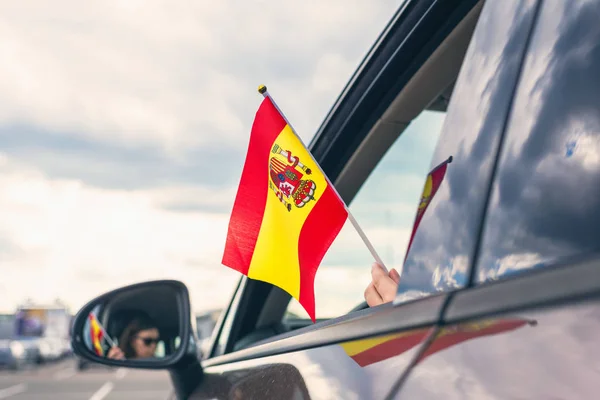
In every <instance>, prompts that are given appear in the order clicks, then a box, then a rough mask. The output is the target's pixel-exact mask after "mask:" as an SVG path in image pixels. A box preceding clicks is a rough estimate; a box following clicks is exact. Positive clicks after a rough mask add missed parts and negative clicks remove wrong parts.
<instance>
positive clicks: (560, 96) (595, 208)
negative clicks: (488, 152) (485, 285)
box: [476, 1, 600, 282]
mask: <svg viewBox="0 0 600 400" xmlns="http://www.w3.org/2000/svg"><path fill="white" fill-rule="evenodd" d="M599 13H600V5H599V4H598V2H591V1H580V2H573V4H571V3H568V4H567V3H564V2H551V3H544V4H543V6H542V8H541V10H540V15H539V19H538V23H537V24H536V29H535V31H534V32H533V35H532V39H531V45H530V49H529V53H528V56H527V59H526V62H525V65H524V69H523V74H522V78H521V83H520V86H519V88H518V91H517V93H516V97H515V103H514V109H513V112H512V117H511V120H510V122H509V124H508V127H507V132H506V137H505V142H504V145H503V150H502V156H501V159H500V162H499V165H498V173H497V176H496V179H495V181H494V186H493V192H492V198H491V202H490V207H489V211H488V216H487V223H486V226H485V229H484V233H483V235H484V236H483V244H482V250H481V259H480V261H479V264H478V271H477V275H476V278H477V281H478V282H484V281H488V280H494V279H497V278H500V277H504V276H508V275H513V274H516V273H519V272H522V271H525V270H531V269H537V268H542V267H545V266H549V265H554V264H556V263H557V262H561V261H562V260H564V259H566V258H570V257H572V256H579V255H582V254H585V253H589V252H596V251H598V249H599V247H600V246H599V244H598V240H597V238H598V236H599V235H600V196H599V188H600V157H599V154H600V109H599V108H598V105H599V104H600V75H598V71H600V47H599V46H598V43H600V26H599V25H598V23H597V18H594V17H593V16H597V15H598V14H599Z"/></svg>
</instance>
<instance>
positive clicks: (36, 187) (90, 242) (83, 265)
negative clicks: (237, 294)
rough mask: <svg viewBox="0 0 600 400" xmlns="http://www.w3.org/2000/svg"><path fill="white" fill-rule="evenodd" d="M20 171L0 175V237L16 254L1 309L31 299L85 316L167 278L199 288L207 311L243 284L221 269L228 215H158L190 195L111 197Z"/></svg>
mask: <svg viewBox="0 0 600 400" xmlns="http://www.w3.org/2000/svg"><path fill="white" fill-rule="evenodd" d="M7 164H9V165H10V161H6V159H4V163H3V165H7ZM20 167H21V168H16V167H15V166H14V165H13V168H12V170H13V172H11V173H4V174H0V186H2V187H3V188H5V189H4V190H3V191H2V192H1V193H0V220H2V230H3V232H6V233H8V236H7V237H8V238H9V239H10V243H11V247H12V248H13V251H15V252H16V253H17V254H16V255H15V256H14V257H10V254H11V253H10V250H9V252H8V255H9V257H8V258H5V260H4V261H3V262H2V270H3V271H10V285H8V290H7V291H6V292H4V293H3V296H2V299H1V302H0V308H2V309H5V310H6V309H8V310H10V309H11V308H12V307H14V304H15V303H16V302H19V301H22V300H23V296H26V295H27V296H32V297H33V298H34V299H36V300H38V301H51V300H53V299H54V298H55V297H61V298H63V299H64V300H65V301H67V302H68V303H69V304H71V305H72V306H74V307H78V306H81V305H82V303H83V302H84V301H87V300H89V299H90V296H92V295H93V294H99V293H101V292H102V291H106V290H109V289H111V288H116V287H118V286H121V285H125V284H127V283H134V282H137V281H142V280H148V279H158V278H168V277H172V278H176V279H182V280H184V281H185V282H186V283H188V282H193V284H190V290H191V291H192V292H195V293H197V294H198V293H199V294H202V301H200V302H196V305H197V306H199V307H200V308H201V309H204V308H211V307H213V306H220V305H222V304H224V303H225V302H226V301H227V299H228V296H229V295H230V294H231V293H230V292H231V289H230V288H231V287H232V286H233V283H234V282H235V281H236V279H238V278H239V274H238V273H236V272H235V271H232V270H229V269H227V268H225V267H223V266H222V265H220V257H221V255H222V251H223V247H224V237H225V233H226V231H225V230H226V229H227V222H228V220H229V216H228V215H227V214H215V213H211V214H209V213H202V212H189V213H175V212H169V211H166V210H163V209H160V208H157V207H155V204H156V203H157V202H160V201H161V200H162V199H163V198H169V197H174V196H176V195H177V194H178V191H183V192H184V193H185V192H186V188H179V189H177V188H175V189H163V190H162V191H159V190H147V191H142V190H140V191H134V192H130V191H117V190H104V189H97V188H93V187H88V186H85V185H84V184H82V183H80V182H76V181H67V180H47V179H45V178H44V177H43V176H41V174H40V173H39V172H36V171H35V170H33V171H32V170H28V169H26V168H25V167H24V166H22V165H21V166H20ZM209 294H210V295H209ZM206 301H210V302H211V304H206Z"/></svg>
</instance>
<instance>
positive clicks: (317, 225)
mask: <svg viewBox="0 0 600 400" xmlns="http://www.w3.org/2000/svg"><path fill="white" fill-rule="evenodd" d="M316 200H317V203H316V204H315V206H314V208H313V209H312V211H311V212H310V214H309V215H308V217H307V218H306V221H305V222H304V225H303V226H302V230H301V231H300V238H299V241H298V259H299V264H300V304H302V306H303V307H304V309H305V310H306V311H307V312H308V315H310V318H311V319H312V320H313V322H315V289H314V283H315V275H316V273H317V269H318V268H319V264H321V260H322V259H323V257H324V256H325V253H326V252H327V250H328V249H329V247H330V246H331V244H332V243H333V241H334V240H335V238H336V236H337V234H338V233H339V232H340V230H341V229H342V227H343V226H344V222H346V218H347V217H348V212H347V211H346V208H345V207H344V204H343V203H342V201H341V200H340V198H339V197H338V196H337V194H336V193H335V191H334V190H333V189H332V188H331V186H329V185H327V188H325V191H324V192H323V194H322V195H321V198H319V199H316ZM325 221H327V223H326V224H324V222H325Z"/></svg>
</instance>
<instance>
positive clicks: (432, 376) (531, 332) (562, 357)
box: [395, 302, 600, 400]
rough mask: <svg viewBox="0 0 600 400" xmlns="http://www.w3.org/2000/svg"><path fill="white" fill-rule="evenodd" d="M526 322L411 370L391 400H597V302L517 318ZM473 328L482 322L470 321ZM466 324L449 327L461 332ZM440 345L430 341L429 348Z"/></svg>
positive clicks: (448, 350) (514, 317) (451, 349)
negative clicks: (472, 322)
mask: <svg viewBox="0 0 600 400" xmlns="http://www.w3.org/2000/svg"><path fill="white" fill-rule="evenodd" d="M495 319H496V320H509V319H510V320H517V319H521V320H522V321H524V324H523V325H517V326H515V327H514V329H507V330H505V331H501V332H499V333H496V334H493V335H480V336H476V337H474V338H472V339H470V340H465V341H463V342H460V343H457V344H455V345H454V346H452V347H449V348H446V349H444V350H443V351H439V352H436V353H434V354H432V355H431V356H429V357H427V358H426V359H424V360H423V361H422V362H421V363H419V364H417V366H416V368H414V369H413V370H412V371H411V373H410V375H409V377H408V379H407V380H406V382H405V384H404V385H403V387H402V390H401V391H400V392H399V393H398V395H397V397H395V398H397V399H420V400H427V399H440V398H444V399H448V400H452V399H460V400H463V399H477V400H486V399H595V398H597V396H598V383H599V382H600V346H598V343H597V335H598V332H600V307H599V306H598V303H597V302H592V303H582V304H577V305H572V306H568V307H561V308H556V309H552V310H534V311H521V312H517V313H511V314H507V315H501V316H496V317H495ZM475 322H483V321H482V320H480V321H475ZM467 326H468V324H466V323H465V324H458V325H451V326H450V327H448V329H464V328H465V327H467ZM442 340H443V337H440V339H436V341H434V342H433V343H432V345H431V346H432V347H434V346H436V345H438V342H439V341H442Z"/></svg>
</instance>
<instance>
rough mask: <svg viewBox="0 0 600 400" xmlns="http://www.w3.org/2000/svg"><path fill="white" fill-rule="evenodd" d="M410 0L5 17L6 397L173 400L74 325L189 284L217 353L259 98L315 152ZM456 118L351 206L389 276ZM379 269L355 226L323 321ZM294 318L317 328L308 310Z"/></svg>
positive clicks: (1, 8) (413, 147)
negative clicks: (114, 294)
mask: <svg viewBox="0 0 600 400" xmlns="http://www.w3.org/2000/svg"><path fill="white" fill-rule="evenodd" d="M402 2H403V1H402V0H383V1H379V2H364V1H359V0H353V1H350V2H348V1H338V0H335V1H334V0H332V1H328V2H319V1H312V0H311V1H304V2H296V3H289V2H277V1H272V0H256V1H253V2H248V1H244V2H243V1H233V0H224V1H220V2H208V1H191V0H186V1H179V2H175V3H170V2H166V1H158V0H157V1H143V2H142V1H136V0H122V1H118V0H113V1H89V2H77V1H70V0H64V1H57V2H34V1H19V2H3V3H2V4H1V5H0V37H2V40H1V41H0V398H11V399H12V398H14V399H25V398H36V399H38V398H40V399H41V398H61V399H71V398H72V399H79V398H85V399H87V398H92V397H93V396H94V395H95V393H96V394H97V393H104V392H106V393H105V394H104V395H103V396H104V397H98V396H96V397H95V398H96V399H97V398H127V399H132V398H155V397H156V398H164V397H165V394H166V393H168V391H169V388H170V384H169V381H168V377H167V375H166V374H163V373H162V372H148V371H129V370H128V371H122V370H119V371H113V370H109V369H107V368H103V367H99V366H90V365H86V364H85V363H84V362H82V361H80V360H77V359H76V358H74V356H73V355H72V354H71V349H70V347H69V328H70V324H71V319H72V316H73V315H74V314H75V313H76V312H77V311H78V310H79V308H80V307H81V306H83V305H84V304H85V303H86V302H87V301H89V300H91V299H92V298H93V297H95V296H97V295H100V294H102V293H104V292H106V291H109V290H112V289H115V288H117V287H121V286H124V285H127V284H131V283H135V282H140V281H145V280H151V279H164V278H169V279H179V280H182V281H183V282H184V283H186V285H187V286H188V288H189V290H190V295H191V300H192V306H193V311H194V313H195V315H196V321H197V330H198V332H197V333H198V335H199V337H200V338H201V339H206V338H208V337H209V336H210V335H211V332H212V328H213V326H214V324H215V321H216V320H217V318H218V316H219V313H220V312H221V310H222V309H223V308H224V307H226V306H227V304H228V301H229V299H230V296H231V294H232V293H233V289H234V285H235V283H236V282H237V281H238V280H239V278H240V275H239V273H237V272H235V271H233V270H231V269H229V268H227V267H224V266H223V265H221V257H222V252H223V248H224V244H225V235H226V231H227V224H228V222H229V213H230V211H231V208H232V205H233V201H234V198H235V194H236V190H237V184H238V182H239V178H240V175H241V171H242V166H243V163H244V160H245V154H246V150H247V144H248V138H249V133H250V128H251V124H252V120H253V118H254V113H255V112H256V109H257V107H258V106H259V104H260V101H261V99H262V98H261V96H260V95H259V94H258V93H257V91H256V89H257V87H258V85H259V84H266V85H267V86H268V88H269V91H270V93H271V94H272V95H273V97H274V98H275V100H276V101H277V102H278V104H279V106H280V107H281V109H282V110H283V112H284V113H285V114H286V116H287V117H288V118H289V119H290V121H291V123H292V125H293V126H294V128H295V129H296V130H297V131H298V133H299V135H300V136H301V138H302V139H303V140H304V141H305V142H306V143H309V142H310V140H311V139H312V138H313V136H314V134H315V132H316V131H317V129H318V128H319V126H320V124H321V122H322V121H323V119H324V118H325V116H326V114H327V113H328V111H329V109H330V108H331V107H332V105H333V104H334V102H335V100H336V99H337V97H338V96H339V95H340V93H341V92H342V90H343V89H344V86H345V85H346V83H347V82H348V81H349V79H350V78H351V76H352V74H353V73H354V71H355V70H356V68H357V67H358V65H359V63H360V62H361V60H362V59H363V57H365V55H366V54H367V52H368V51H369V49H370V48H371V46H372V45H373V43H374V42H375V41H376V39H377V37H378V36H379V34H380V33H381V32H382V30H383V29H384V28H385V25H386V24H387V22H388V21H389V19H390V18H391V17H392V16H393V14H394V13H395V12H396V10H397V9H398V8H399V7H400V6H401V5H402ZM424 114H427V112H426V113H424ZM438 114H439V115H438ZM442 122H443V114H441V113H435V112H429V114H427V115H426V116H425V117H420V118H419V119H418V120H417V121H415V122H414V123H413V124H411V127H410V128H409V129H408V131H407V133H405V134H403V135H402V137H401V139H400V140H402V141H403V143H402V145H399V146H394V147H393V149H392V150H390V154H388V155H386V158H385V159H384V161H382V163H381V165H380V166H378V167H377V168H378V169H379V171H380V172H379V173H378V174H376V176H374V177H373V178H370V179H369V181H368V182H367V184H366V185H365V186H364V187H363V189H362V190H361V192H360V193H359V194H358V196H357V197H356V200H355V201H354V202H353V204H352V205H351V209H352V211H353V213H354V215H355V217H356V219H357V220H358V221H359V223H360V224H361V226H362V227H363V229H364V230H365V232H366V234H367V236H368V237H369V238H370V240H371V241H372V242H373V243H374V245H375V247H376V248H377V250H378V252H379V253H380V254H381V255H382V257H383V258H384V261H385V262H386V264H387V266H388V268H391V267H393V266H396V267H399V265H400V263H401V261H402V259H403V257H404V251H405V249H406V245H407V243H408V237H409V234H410V230H411V228H412V222H413V220H414V215H415V211H416V206H417V204H418V199H419V196H420V192H421V190H422V187H423V179H424V177H425V175H426V173H427V168H428V167H429V163H430V159H417V158H416V156H415V154H424V152H427V153H425V154H431V153H432V152H433V146H434V144H435V142H436V140H437V135H419V132H422V131H431V132H436V133H437V132H439V130H440V127H441V124H442ZM372 261H373V259H372V257H371V255H370V253H369V252H368V250H367V249H366V247H365V246H364V245H363V244H362V242H361V241H360V238H359V237H358V235H357V234H356V232H355V231H354V230H353V229H352V227H351V226H349V225H348V224H347V225H346V226H345V227H344V229H343V231H342V233H341V234H340V235H339V237H338V239H337V240H336V242H335V243H334V245H333V246H332V247H331V249H330V251H329V253H328V254H327V256H326V258H325V260H324V261H323V264H322V267H321V269H320V270H319V273H318V274H317V278H316V279H317V281H316V302H317V318H331V317H336V316H339V315H342V314H345V313H347V312H348V311H349V310H350V309H352V308H353V307H354V306H356V305H357V304H358V303H360V302H361V301H362V300H363V291H364V288H365V287H366V285H367V284H368V282H369V280H370V265H371V263H372ZM288 314H289V315H290V316H297V317H301V318H305V317H307V314H306V313H305V311H304V310H303V309H302V307H300V306H299V305H298V304H297V303H296V302H295V301H293V302H292V303H291V304H290V307H289V310H288ZM107 385H108V386H107ZM101 390H104V392H100V391H101ZM150 393H152V394H150Z"/></svg>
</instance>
